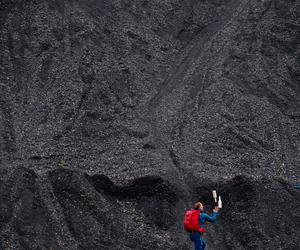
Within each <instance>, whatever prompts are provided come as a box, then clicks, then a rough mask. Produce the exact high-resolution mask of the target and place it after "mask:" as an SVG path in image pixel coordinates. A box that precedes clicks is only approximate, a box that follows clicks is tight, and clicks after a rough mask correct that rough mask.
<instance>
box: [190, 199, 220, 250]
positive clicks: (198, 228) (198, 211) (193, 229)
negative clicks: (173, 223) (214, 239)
mask: <svg viewBox="0 0 300 250" xmlns="http://www.w3.org/2000/svg"><path fill="white" fill-rule="evenodd" d="M219 210H220V208H218V207H215V208H214V209H213V213H212V215H211V216H209V215H208V214H206V213H203V211H204V206H203V204H202V203H201V202H197V203H195V205H194V207H193V210H190V211H188V212H186V214H185V218H184V227H185V229H186V231H188V232H189V234H190V239H191V241H193V242H194V244H195V250H204V249H205V245H206V244H205V242H204V240H203V238H202V235H203V234H204V233H205V229H204V227H205V223H206V222H215V221H216V219H217V217H218V214H219ZM195 219H196V220H197V221H195Z"/></svg>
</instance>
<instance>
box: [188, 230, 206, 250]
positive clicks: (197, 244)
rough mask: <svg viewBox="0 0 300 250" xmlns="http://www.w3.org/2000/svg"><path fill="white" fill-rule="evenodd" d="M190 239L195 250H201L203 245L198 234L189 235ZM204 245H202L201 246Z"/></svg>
mask: <svg viewBox="0 0 300 250" xmlns="http://www.w3.org/2000/svg"><path fill="white" fill-rule="evenodd" d="M190 239H191V241H193V242H194V244H195V250H203V249H204V248H203V247H205V243H204V241H203V240H202V239H201V237H200V234H199V233H191V234H190ZM203 244H204V245H203Z"/></svg>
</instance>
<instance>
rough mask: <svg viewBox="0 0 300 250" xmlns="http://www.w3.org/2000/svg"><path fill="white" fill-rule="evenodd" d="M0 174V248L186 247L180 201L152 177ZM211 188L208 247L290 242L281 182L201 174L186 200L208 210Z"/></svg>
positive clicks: (292, 222)
mask: <svg viewBox="0 0 300 250" xmlns="http://www.w3.org/2000/svg"><path fill="white" fill-rule="evenodd" d="M1 176H2V177H1V186H0V190H1V196H0V200H1V209H0V218H1V221H0V234H1V245H0V246H1V249H11V248H13V249H121V248H123V249H153V248H155V249H188V248H189V245H190V244H189V242H188V241H182V240H183V239H184V238H185V237H184V238H181V237H179V236H178V232H180V231H182V230H183V229H182V225H181V224H180V223H178V222H181V221H182V217H181V216H179V214H178V213H177V211H176V207H178V206H179V203H180V202H182V201H180V200H179V199H178V194H177V193H176V192H174V191H173V189H172V186H171V185H170V183H168V182H166V181H165V180H163V179H161V178H160V177H155V176H149V177H144V178H141V179H136V180H134V181H133V182H132V183H129V184H127V185H125V186H119V185H115V184H114V183H113V182H111V181H110V180H109V179H108V178H107V177H106V176H99V175H95V176H89V175H86V174H83V173H80V172H76V171H72V170H55V171H51V172H49V173H48V174H47V175H46V176H37V175H36V174H34V172H33V171H32V170H28V169H25V168H17V169H14V170H12V169H9V170H6V171H2V175H1ZM198 183H199V182H198ZM214 188H217V189H218V190H219V194H220V195H222V198H223V202H224V204H225V206H224V209H223V211H222V213H221V215H220V217H219V220H218V222H217V223H216V224H215V225H208V232H207V236H206V238H207V242H208V246H209V248H210V249H275V248H279V249H295V250H296V249H297V248H298V246H299V243H300V242H299V230H298V229H297V227H298V225H299V220H300V218H299V209H300V199H299V196H300V193H299V192H298V191H297V190H294V189H291V187H290V185H289V184H288V183H286V182H285V181H283V180H280V179H278V180H270V179H267V178H262V179H261V178H260V179H255V178H252V177H246V176H237V177H235V178H233V179H231V180H227V181H223V182H217V183H214V182H208V181H207V180H203V181H201V185H200V186H199V185H198V184H197V183H194V186H192V187H191V190H193V193H192V196H193V197H194V201H196V200H198V199H201V200H202V201H204V202H205V204H206V210H210V207H211V206H212V205H213V204H212V199H211V194H210V192H211V189H214ZM171 238H172V239H173V240H170V239H171Z"/></svg>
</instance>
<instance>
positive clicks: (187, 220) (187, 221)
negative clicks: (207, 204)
mask: <svg viewBox="0 0 300 250" xmlns="http://www.w3.org/2000/svg"><path fill="white" fill-rule="evenodd" d="M199 216H200V210H195V209H193V210H189V211H187V212H186V213H185V215H184V221H183V226H184V229H185V230H186V231H187V232H199V233H201V234H203V233H205V232H206V231H205V230H204V229H203V228H201V227H200V225H199Z"/></svg>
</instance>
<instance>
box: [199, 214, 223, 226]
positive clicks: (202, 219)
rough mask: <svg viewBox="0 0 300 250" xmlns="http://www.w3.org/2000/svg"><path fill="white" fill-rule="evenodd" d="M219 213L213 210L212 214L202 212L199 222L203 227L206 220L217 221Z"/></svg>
mask: <svg viewBox="0 0 300 250" xmlns="http://www.w3.org/2000/svg"><path fill="white" fill-rule="evenodd" d="M218 215H219V213H216V212H213V213H212V215H211V216H209V215H208V214H206V213H201V214H200V216H199V224H200V225H201V227H202V228H204V226H205V222H207V221H208V222H215V221H216V219H217V217H218Z"/></svg>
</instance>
